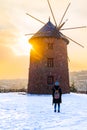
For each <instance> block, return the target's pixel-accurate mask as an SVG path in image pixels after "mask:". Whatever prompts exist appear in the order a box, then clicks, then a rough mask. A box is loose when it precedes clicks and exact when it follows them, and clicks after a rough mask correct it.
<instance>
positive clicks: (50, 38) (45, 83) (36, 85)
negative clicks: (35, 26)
mask: <svg viewBox="0 0 87 130" xmlns="http://www.w3.org/2000/svg"><path fill="white" fill-rule="evenodd" d="M47 2H48V5H49V8H50V11H51V14H52V17H53V20H54V23H55V25H53V24H52V23H51V22H50V19H49V21H48V23H44V22H43V21H41V20H39V19H38V18H36V17H34V16H32V15H30V14H29V13H26V14H27V15H28V16H30V17H32V18H33V19H35V20H37V21H38V22H40V23H42V24H44V26H43V27H42V28H41V29H40V30H39V31H38V32H37V33H35V34H34V35H33V36H32V37H31V38H30V39H29V41H30V43H32V45H33V47H34V49H33V50H31V53H30V68H29V80H28V93H38V94H46V93H51V89H52V87H53V85H54V82H55V80H56V79H57V80H58V81H59V82H60V86H61V87H62V90H63V93H69V92H70V88H69V74H68V61H67V44H68V43H69V40H71V41H72V42H74V43H76V44H77V45H79V46H81V47H84V46H83V45H81V44H79V43H78V42H76V41H75V40H73V39H72V38H70V37H68V36H66V35H64V34H62V33H61V30H70V29H78V28H85V27H86V26H81V27H73V28H62V27H63V25H64V24H65V23H66V22H67V20H66V21H65V22H62V21H63V19H64V17H65V14H66V12H67V10H68V8H69V6H70V3H69V4H68V6H67V8H66V10H65V12H64V14H63V16H62V18H61V21H60V23H59V24H58V25H57V22H56V20H55V17H54V14H53V10H52V8H51V5H50V2H49V0H47ZM26 35H32V34H26Z"/></svg>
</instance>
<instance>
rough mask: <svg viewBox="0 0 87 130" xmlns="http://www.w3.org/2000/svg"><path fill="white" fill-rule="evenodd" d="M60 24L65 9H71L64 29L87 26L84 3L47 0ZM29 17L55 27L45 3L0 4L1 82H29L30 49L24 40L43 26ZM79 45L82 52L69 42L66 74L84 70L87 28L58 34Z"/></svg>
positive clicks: (4, 0)
mask: <svg viewBox="0 0 87 130" xmlns="http://www.w3.org/2000/svg"><path fill="white" fill-rule="evenodd" d="M49 1H50V4H51V6H52V9H53V12H54V15H55V19H56V21H57V24H59V22H60V20H61V18H62V16H63V13H64V11H65V10H66V7H67V5H68V4H69V2H71V5H70V7H69V9H68V11H67V13H66V15H65V17H64V20H63V22H64V21H65V20H66V19H68V21H67V22H66V24H65V25H64V26H63V28H68V27H78V26H87V7H86V6H87V0H61V1H60V0H49ZM26 13H29V14H31V15H33V16H35V17H37V18H38V19H40V20H41V21H43V22H45V23H47V22H48V19H49V16H50V19H51V22H52V23H53V24H54V25H55V23H54V21H53V18H52V15H51V12H50V9H49V6H48V3H47V0H37V2H35V0H32V1H31V0H18V1H16V0H0V79H14V78H28V70H29V52H30V48H31V46H30V45H29V43H28V39H29V38H30V37H31V36H30V35H29V36H25V34H28V33H35V32H37V31H38V30H39V29H40V28H41V27H42V26H43V24H42V23H39V22H38V21H36V20H34V19H32V18H31V17H29V16H28V15H26ZM61 32H62V33H63V34H65V35H67V36H68V37H70V38H72V39H73V40H75V41H77V42H79V43H80V44H82V45H83V46H84V48H81V47H80V46H78V45H76V43H73V42H72V41H70V43H69V45H68V47H67V51H68V57H69V59H70V62H69V71H81V70H87V28H84V29H82V28H81V29H76V30H75V29H74V30H67V31H61Z"/></svg>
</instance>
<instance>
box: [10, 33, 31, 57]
mask: <svg viewBox="0 0 87 130" xmlns="http://www.w3.org/2000/svg"><path fill="white" fill-rule="evenodd" d="M11 48H12V50H13V51H14V53H15V54H16V55H18V56H22V55H24V56H27V55H29V54H30V50H31V49H32V45H31V44H30V43H29V42H28V39H27V38H26V37H25V36H23V37H20V38H19V39H18V41H17V43H16V44H15V45H14V46H13V47H11Z"/></svg>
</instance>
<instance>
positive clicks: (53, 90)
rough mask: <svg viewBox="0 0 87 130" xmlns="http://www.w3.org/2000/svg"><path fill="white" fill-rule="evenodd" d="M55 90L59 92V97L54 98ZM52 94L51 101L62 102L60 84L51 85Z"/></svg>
mask: <svg viewBox="0 0 87 130" xmlns="http://www.w3.org/2000/svg"><path fill="white" fill-rule="evenodd" d="M55 90H59V94H60V97H59V99H55V98H54V93H55ZM52 96H53V103H61V102H62V89H61V88H60V86H54V87H53V89H52Z"/></svg>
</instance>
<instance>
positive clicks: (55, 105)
mask: <svg viewBox="0 0 87 130" xmlns="http://www.w3.org/2000/svg"><path fill="white" fill-rule="evenodd" d="M57 105H58V112H60V103H54V112H56V107H57Z"/></svg>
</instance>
